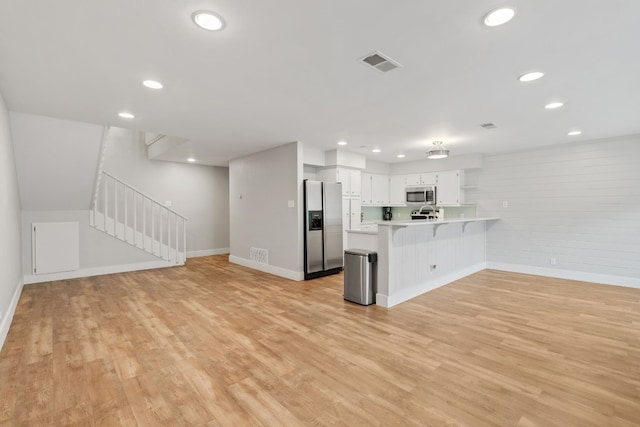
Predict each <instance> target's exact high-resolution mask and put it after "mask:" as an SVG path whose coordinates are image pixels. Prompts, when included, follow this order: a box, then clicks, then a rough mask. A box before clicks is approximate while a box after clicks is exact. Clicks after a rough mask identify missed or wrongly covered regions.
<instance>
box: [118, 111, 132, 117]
mask: <svg viewBox="0 0 640 427" xmlns="http://www.w3.org/2000/svg"><path fill="white" fill-rule="evenodd" d="M118 116H120V117H122V118H123V119H133V118H134V117H135V116H134V115H133V114H131V113H125V112H122V113H118Z"/></svg>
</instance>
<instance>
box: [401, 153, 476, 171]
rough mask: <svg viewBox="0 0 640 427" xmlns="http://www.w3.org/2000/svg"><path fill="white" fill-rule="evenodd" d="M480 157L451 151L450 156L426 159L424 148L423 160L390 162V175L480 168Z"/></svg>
mask: <svg viewBox="0 0 640 427" xmlns="http://www.w3.org/2000/svg"><path fill="white" fill-rule="evenodd" d="M482 159H483V157H482V155H481V154H462V155H459V156H458V155H456V154H455V153H454V152H453V151H452V153H451V156H449V157H447V158H446V159H439V160H429V159H427V150H425V154H424V160H416V161H413V162H399V163H392V164H391V175H404V174H410V173H420V172H438V171H447V170H456V169H473V168H481V167H482V164H483V160H482Z"/></svg>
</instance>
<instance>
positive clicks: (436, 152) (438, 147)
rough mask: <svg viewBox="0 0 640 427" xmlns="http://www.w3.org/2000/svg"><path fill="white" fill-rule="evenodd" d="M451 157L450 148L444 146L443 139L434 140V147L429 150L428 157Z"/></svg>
mask: <svg viewBox="0 0 640 427" xmlns="http://www.w3.org/2000/svg"><path fill="white" fill-rule="evenodd" d="M446 157H449V150H447V149H446V148H444V145H442V141H433V147H431V148H430V149H429V151H427V159H444V158H446Z"/></svg>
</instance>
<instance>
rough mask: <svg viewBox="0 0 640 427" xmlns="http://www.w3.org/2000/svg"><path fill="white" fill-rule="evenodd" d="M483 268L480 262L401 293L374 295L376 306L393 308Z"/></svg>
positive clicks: (484, 265) (484, 266)
mask: <svg viewBox="0 0 640 427" xmlns="http://www.w3.org/2000/svg"><path fill="white" fill-rule="evenodd" d="M485 268H487V266H486V263H484V262H482V263H479V264H475V265H472V266H470V267H467V268H464V269H462V270H459V271H455V272H453V273H449V274H446V275H444V276H441V277H438V278H436V279H433V280H429V281H428V282H424V283H420V284H419V285H416V286H412V287H411V288H408V289H403V290H402V291H400V292H398V293H396V294H394V295H384V294H376V305H380V306H383V307H387V308H389V307H393V306H394V305H398V304H400V303H402V302H405V301H408V300H410V299H411V298H415V297H417V296H418V295H422V294H424V293H426V292H429V291H432V290H434V289H436V288H439V287H440V286H444V285H446V284H448V283H451V282H454V281H456V280H460V279H462V278H463V277H467V276H469V275H470V274H473V273H477V272H478V271H482V270H484V269H485Z"/></svg>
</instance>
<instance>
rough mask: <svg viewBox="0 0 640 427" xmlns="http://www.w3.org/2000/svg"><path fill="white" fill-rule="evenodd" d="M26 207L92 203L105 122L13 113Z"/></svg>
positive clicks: (86, 205)
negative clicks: (101, 124) (100, 124)
mask: <svg viewBox="0 0 640 427" xmlns="http://www.w3.org/2000/svg"><path fill="white" fill-rule="evenodd" d="M10 117H11V129H12V133H13V142H14V145H15V152H16V167H17V170H18V182H20V196H21V198H22V208H23V209H24V210H29V211H38V210H42V211H53V210H75V209H88V208H89V202H90V201H91V194H92V192H93V182H94V178H95V173H96V168H97V164H98V156H99V154H100V144H101V140H102V132H103V126H98V125H93V124H89V123H82V122H74V121H70V120H61V119H53V118H50V117H44V116H37V115H32V114H22V113H13V112H12V113H11V115H10Z"/></svg>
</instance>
